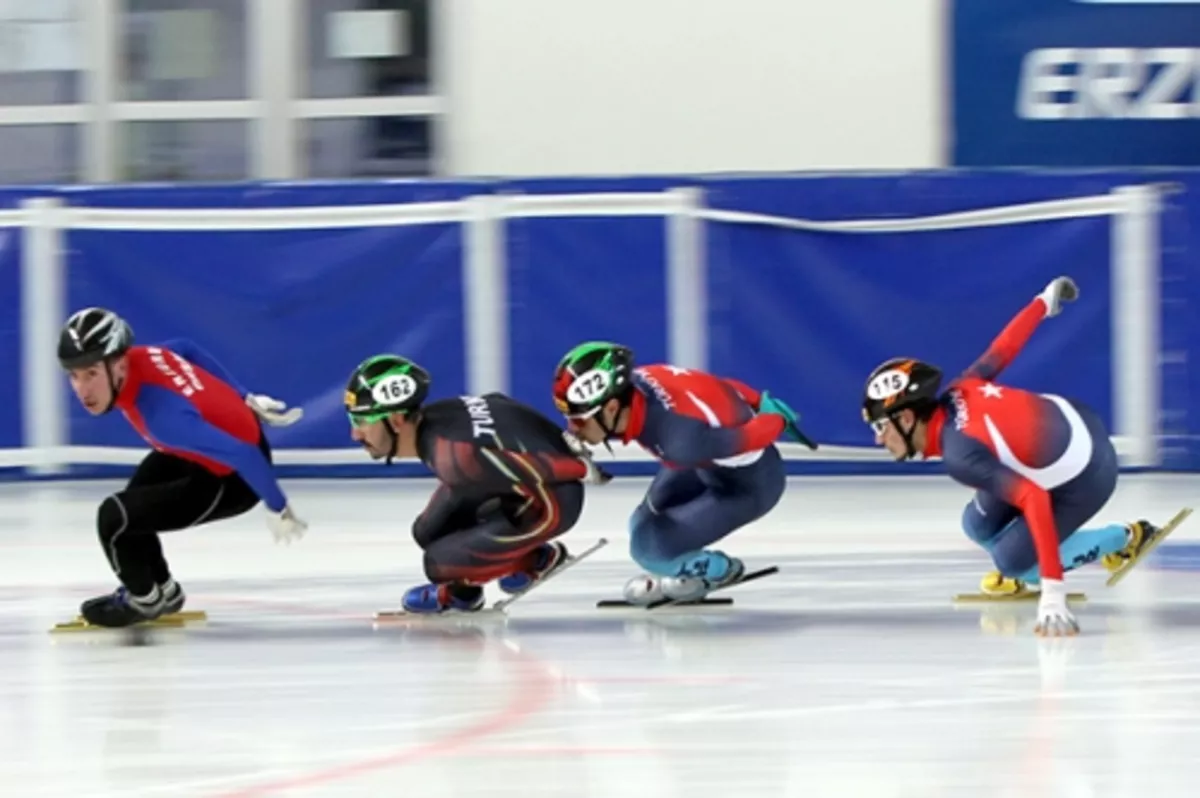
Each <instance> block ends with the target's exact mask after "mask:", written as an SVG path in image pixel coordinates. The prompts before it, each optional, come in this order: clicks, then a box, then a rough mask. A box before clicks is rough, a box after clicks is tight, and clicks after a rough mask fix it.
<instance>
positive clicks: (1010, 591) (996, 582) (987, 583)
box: [954, 571, 1087, 603]
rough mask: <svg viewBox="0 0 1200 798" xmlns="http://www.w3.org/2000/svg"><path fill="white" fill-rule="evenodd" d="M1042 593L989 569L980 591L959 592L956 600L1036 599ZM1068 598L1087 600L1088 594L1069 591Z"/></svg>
mask: <svg viewBox="0 0 1200 798" xmlns="http://www.w3.org/2000/svg"><path fill="white" fill-rule="evenodd" d="M1041 594H1042V592H1041V590H1039V589H1037V588H1035V587H1032V586H1030V585H1028V584H1027V583H1025V582H1024V581H1022V580H1020V579H1017V578H1015V577H1011V576H1005V575H1004V574H1002V573H1000V572H999V571H989V572H988V573H986V574H984V575H983V579H981V580H979V592H978V593H959V594H958V595H957V596H955V597H954V600H955V601H956V602H960V603H993V602H1005V601H1036V600H1037V599H1038V597H1039V596H1041ZM1067 600H1068V601H1086V600H1087V596H1086V595H1084V594H1083V593H1069V594H1068V595H1067Z"/></svg>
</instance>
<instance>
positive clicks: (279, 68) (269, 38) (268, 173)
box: [246, 0, 307, 180]
mask: <svg viewBox="0 0 1200 798" xmlns="http://www.w3.org/2000/svg"><path fill="white" fill-rule="evenodd" d="M246 8H247V13H248V16H249V20H250V25H249V39H250V48H249V51H250V56H251V57H250V70H249V72H250V99H252V100H255V101H256V102H258V103H259V108H260V109H261V110H260V111H259V113H258V114H257V115H256V116H255V118H254V121H253V123H252V125H253V128H254V132H253V138H252V141H253V142H254V145H253V150H252V153H251V156H252V157H251V159H250V161H251V164H252V167H251V175H252V176H253V177H255V178H257V179H261V180H281V179H287V178H294V177H296V176H297V175H299V174H301V172H300V171H299V170H298V168H297V163H296V160H297V159H296V155H297V145H298V142H299V141H300V135H299V133H298V132H297V130H296V125H297V121H296V118H295V117H294V116H293V115H292V100H293V99H294V98H295V95H296V88H297V86H298V85H299V84H300V83H301V82H302V81H300V80H299V79H298V78H297V77H296V76H297V75H301V74H303V71H304V69H305V66H306V65H305V63H304V57H303V56H302V55H301V52H302V51H303V46H304V44H303V43H304V42H305V41H306V39H304V33H305V31H304V30H303V23H302V22H301V20H302V19H303V18H304V9H303V5H302V4H300V3H296V2H294V0H252V2H250V3H249V5H247V7H246ZM301 132H302V131H301ZM306 167H307V165H306Z"/></svg>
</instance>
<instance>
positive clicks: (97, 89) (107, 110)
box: [78, 0, 121, 183]
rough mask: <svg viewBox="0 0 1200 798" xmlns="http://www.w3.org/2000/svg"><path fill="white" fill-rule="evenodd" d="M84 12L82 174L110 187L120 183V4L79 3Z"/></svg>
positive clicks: (110, 1) (93, 0)
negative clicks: (85, 117)
mask: <svg viewBox="0 0 1200 798" xmlns="http://www.w3.org/2000/svg"><path fill="white" fill-rule="evenodd" d="M78 8H80V9H81V10H82V19H83V25H82V27H83V30H84V37H85V44H84V47H83V50H84V52H85V53H87V54H88V56H87V58H88V60H87V63H88V68H87V69H85V70H83V71H82V72H81V73H80V74H81V77H82V80H83V102H85V103H87V107H88V115H89V119H88V122H87V123H86V124H83V125H81V126H80V127H81V128H82V132H83V135H82V136H80V143H81V146H82V148H83V174H84V176H85V179H86V180H87V181H88V182H91V183H109V182H112V181H114V180H116V179H118V177H119V174H118V168H117V163H116V156H117V146H116V142H117V138H116V137H117V135H118V134H119V131H117V129H116V126H117V125H118V124H119V123H118V122H116V121H115V120H114V119H113V114H112V104H113V103H114V102H115V101H116V99H117V91H118V90H117V83H118V77H117V72H118V69H119V68H120V56H119V49H120V46H121V42H120V36H121V28H120V26H119V25H118V24H117V15H118V13H119V8H118V2H117V0H88V2H86V3H79V4H78Z"/></svg>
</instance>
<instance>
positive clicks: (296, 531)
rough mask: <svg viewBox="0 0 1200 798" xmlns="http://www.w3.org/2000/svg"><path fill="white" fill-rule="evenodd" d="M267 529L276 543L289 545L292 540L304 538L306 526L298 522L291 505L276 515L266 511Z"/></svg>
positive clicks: (300, 521) (298, 519)
mask: <svg viewBox="0 0 1200 798" xmlns="http://www.w3.org/2000/svg"><path fill="white" fill-rule="evenodd" d="M267 527H268V528H269V529H270V530H271V534H272V535H274V536H275V542H276V543H287V544H291V542H292V541H293V540H299V539H300V538H302V537H304V533H305V531H306V530H307V529H308V524H306V523H305V522H304V521H302V520H300V518H298V517H297V516H296V513H295V512H294V511H293V510H292V507H291V505H288V506H287V507H284V508H283V509H282V510H281V511H279V512H277V513H273V512H271V511H270V510H268V511H267Z"/></svg>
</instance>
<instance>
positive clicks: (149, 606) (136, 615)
mask: <svg viewBox="0 0 1200 798" xmlns="http://www.w3.org/2000/svg"><path fill="white" fill-rule="evenodd" d="M181 595H182V591H181ZM179 606H182V603H180V604H179ZM168 610H169V606H168V603H167V600H166V598H165V597H164V596H163V594H162V591H161V590H159V588H158V587H157V586H155V588H154V590H153V592H152V593H151V594H150V595H149V596H147V597H144V598H135V597H133V596H131V595H130V594H129V591H128V590H127V589H125V588H124V587H120V588H117V590H115V591H114V592H112V593H109V594H108V595H106V596H98V597H97V598H94V599H89V600H88V601H85V602H83V604H82V605H80V607H79V613H80V615H81V616H82V618H83V620H84V622H86V623H87V624H88V625H90V626H102V627H105V628H108V629H120V628H123V627H126V626H133V625H134V624H139V623H146V622H149V621H157V620H158V619H159V618H161V617H163V616H164V615H166V614H167V612H168ZM180 623H182V622H180Z"/></svg>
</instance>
